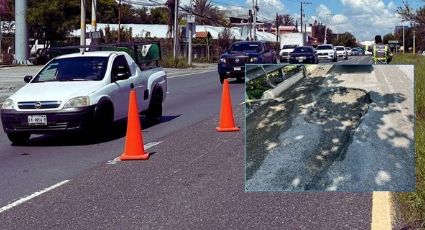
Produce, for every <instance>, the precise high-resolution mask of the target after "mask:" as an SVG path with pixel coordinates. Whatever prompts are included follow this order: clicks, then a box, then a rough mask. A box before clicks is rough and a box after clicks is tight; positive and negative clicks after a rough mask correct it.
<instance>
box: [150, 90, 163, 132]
mask: <svg viewBox="0 0 425 230" xmlns="http://www.w3.org/2000/svg"><path fill="white" fill-rule="evenodd" d="M162 96H163V92H162V89H160V88H159V87H157V86H155V87H154V89H153V93H152V98H151V101H150V103H149V108H148V111H147V112H146V119H147V120H148V122H149V123H150V124H158V123H160V122H161V117H162Z"/></svg>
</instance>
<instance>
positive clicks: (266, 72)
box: [245, 64, 307, 103]
mask: <svg viewBox="0 0 425 230" xmlns="http://www.w3.org/2000/svg"><path fill="white" fill-rule="evenodd" d="M289 66H290V67H293V68H289V69H288V67H289ZM276 71H278V73H279V74H278V75H277V76H276V74H272V73H276ZM306 72H307V71H306V68H305V66H304V65H290V64H273V65H264V64H261V65H253V64H250V65H246V72H245V79H246V82H247V90H248V86H249V84H250V83H249V82H251V81H254V80H256V79H258V78H263V79H264V82H265V83H266V84H267V85H268V88H269V89H268V90H265V91H264V92H263V94H262V97H261V99H259V98H257V99H252V98H251V99H250V98H248V93H247V92H245V94H246V98H247V99H248V100H247V102H248V103H249V102H255V101H264V100H270V99H273V98H275V97H276V96H277V95H279V94H280V93H281V92H282V91H283V90H285V89H287V88H289V87H290V86H292V85H293V84H294V83H296V82H297V81H298V80H300V79H301V78H303V77H305V76H306Z"/></svg>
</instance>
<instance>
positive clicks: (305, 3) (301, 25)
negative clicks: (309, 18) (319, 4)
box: [300, 1, 311, 33]
mask: <svg viewBox="0 0 425 230" xmlns="http://www.w3.org/2000/svg"><path fill="white" fill-rule="evenodd" d="M300 4H301V11H300V13H301V24H300V27H301V33H302V32H303V4H304V5H307V4H311V2H303V1H301V2H300ZM304 32H306V31H304Z"/></svg>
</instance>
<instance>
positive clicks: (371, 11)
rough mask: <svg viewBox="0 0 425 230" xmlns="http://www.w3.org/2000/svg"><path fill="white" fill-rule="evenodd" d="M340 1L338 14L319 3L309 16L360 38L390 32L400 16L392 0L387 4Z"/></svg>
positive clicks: (372, 0)
mask: <svg viewBox="0 0 425 230" xmlns="http://www.w3.org/2000/svg"><path fill="white" fill-rule="evenodd" d="M340 1H341V3H342V5H343V10H342V11H341V12H338V13H339V14H337V13H336V12H331V10H330V9H329V8H328V7H326V6H325V5H323V4H320V5H319V6H318V7H317V8H316V15H315V16H313V17H311V18H312V19H316V20H317V21H320V22H324V23H325V24H328V25H329V26H330V27H331V29H332V30H334V31H337V32H345V31H348V32H350V33H352V34H354V36H356V37H357V38H358V39H360V40H370V39H373V37H374V36H375V35H376V34H381V35H382V36H383V35H385V34H387V33H391V32H392V31H394V27H395V26H396V25H398V24H400V18H399V16H398V15H397V14H396V13H395V9H396V8H397V6H396V5H395V4H394V2H393V1H390V2H389V3H388V4H387V5H385V3H384V1H383V0H340ZM328 14H334V15H331V16H328Z"/></svg>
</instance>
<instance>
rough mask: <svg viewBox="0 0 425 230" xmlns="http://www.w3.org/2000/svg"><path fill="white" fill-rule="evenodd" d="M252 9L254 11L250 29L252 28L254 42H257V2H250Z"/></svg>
mask: <svg viewBox="0 0 425 230" xmlns="http://www.w3.org/2000/svg"><path fill="white" fill-rule="evenodd" d="M252 8H253V11H254V18H253V24H252V28H253V30H254V31H253V36H254V41H257V11H258V2H257V0H252Z"/></svg>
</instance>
